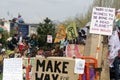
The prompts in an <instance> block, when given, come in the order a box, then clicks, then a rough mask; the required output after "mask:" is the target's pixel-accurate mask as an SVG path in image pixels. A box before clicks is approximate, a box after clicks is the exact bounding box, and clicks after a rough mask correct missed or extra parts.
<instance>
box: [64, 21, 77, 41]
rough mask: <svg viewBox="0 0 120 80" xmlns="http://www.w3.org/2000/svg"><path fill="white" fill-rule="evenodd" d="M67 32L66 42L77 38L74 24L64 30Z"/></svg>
mask: <svg viewBox="0 0 120 80" xmlns="http://www.w3.org/2000/svg"><path fill="white" fill-rule="evenodd" d="M66 32H67V40H73V39H75V38H77V37H78V33H77V29H76V23H75V22H73V23H71V24H69V25H68V26H67V28H66Z"/></svg>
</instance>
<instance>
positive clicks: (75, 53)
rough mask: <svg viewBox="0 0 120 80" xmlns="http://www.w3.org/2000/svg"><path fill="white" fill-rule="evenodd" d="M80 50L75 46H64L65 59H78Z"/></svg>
mask: <svg viewBox="0 0 120 80" xmlns="http://www.w3.org/2000/svg"><path fill="white" fill-rule="evenodd" d="M80 56H81V53H80V48H79V45H76V44H68V45H67V46H66V57H80Z"/></svg>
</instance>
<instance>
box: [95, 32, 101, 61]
mask: <svg viewBox="0 0 120 80" xmlns="http://www.w3.org/2000/svg"><path fill="white" fill-rule="evenodd" d="M100 44H101V35H100V34H99V37H98V45H97V48H96V59H98V54H99V52H100Z"/></svg>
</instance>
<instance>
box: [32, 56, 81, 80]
mask: <svg viewBox="0 0 120 80" xmlns="http://www.w3.org/2000/svg"><path fill="white" fill-rule="evenodd" d="M74 66H75V61H74V59H72V58H64V57H62V58H61V57H48V58H43V57H37V58H36V60H35V65H34V66H33V71H32V72H33V77H32V80H78V79H79V75H78V74H75V73H74Z"/></svg>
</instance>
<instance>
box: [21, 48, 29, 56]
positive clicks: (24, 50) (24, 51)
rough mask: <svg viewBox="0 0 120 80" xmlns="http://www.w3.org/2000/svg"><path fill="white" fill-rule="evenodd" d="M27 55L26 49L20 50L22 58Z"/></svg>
mask: <svg viewBox="0 0 120 80" xmlns="http://www.w3.org/2000/svg"><path fill="white" fill-rule="evenodd" d="M27 53H28V49H27V48H25V49H23V50H22V56H27Z"/></svg>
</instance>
